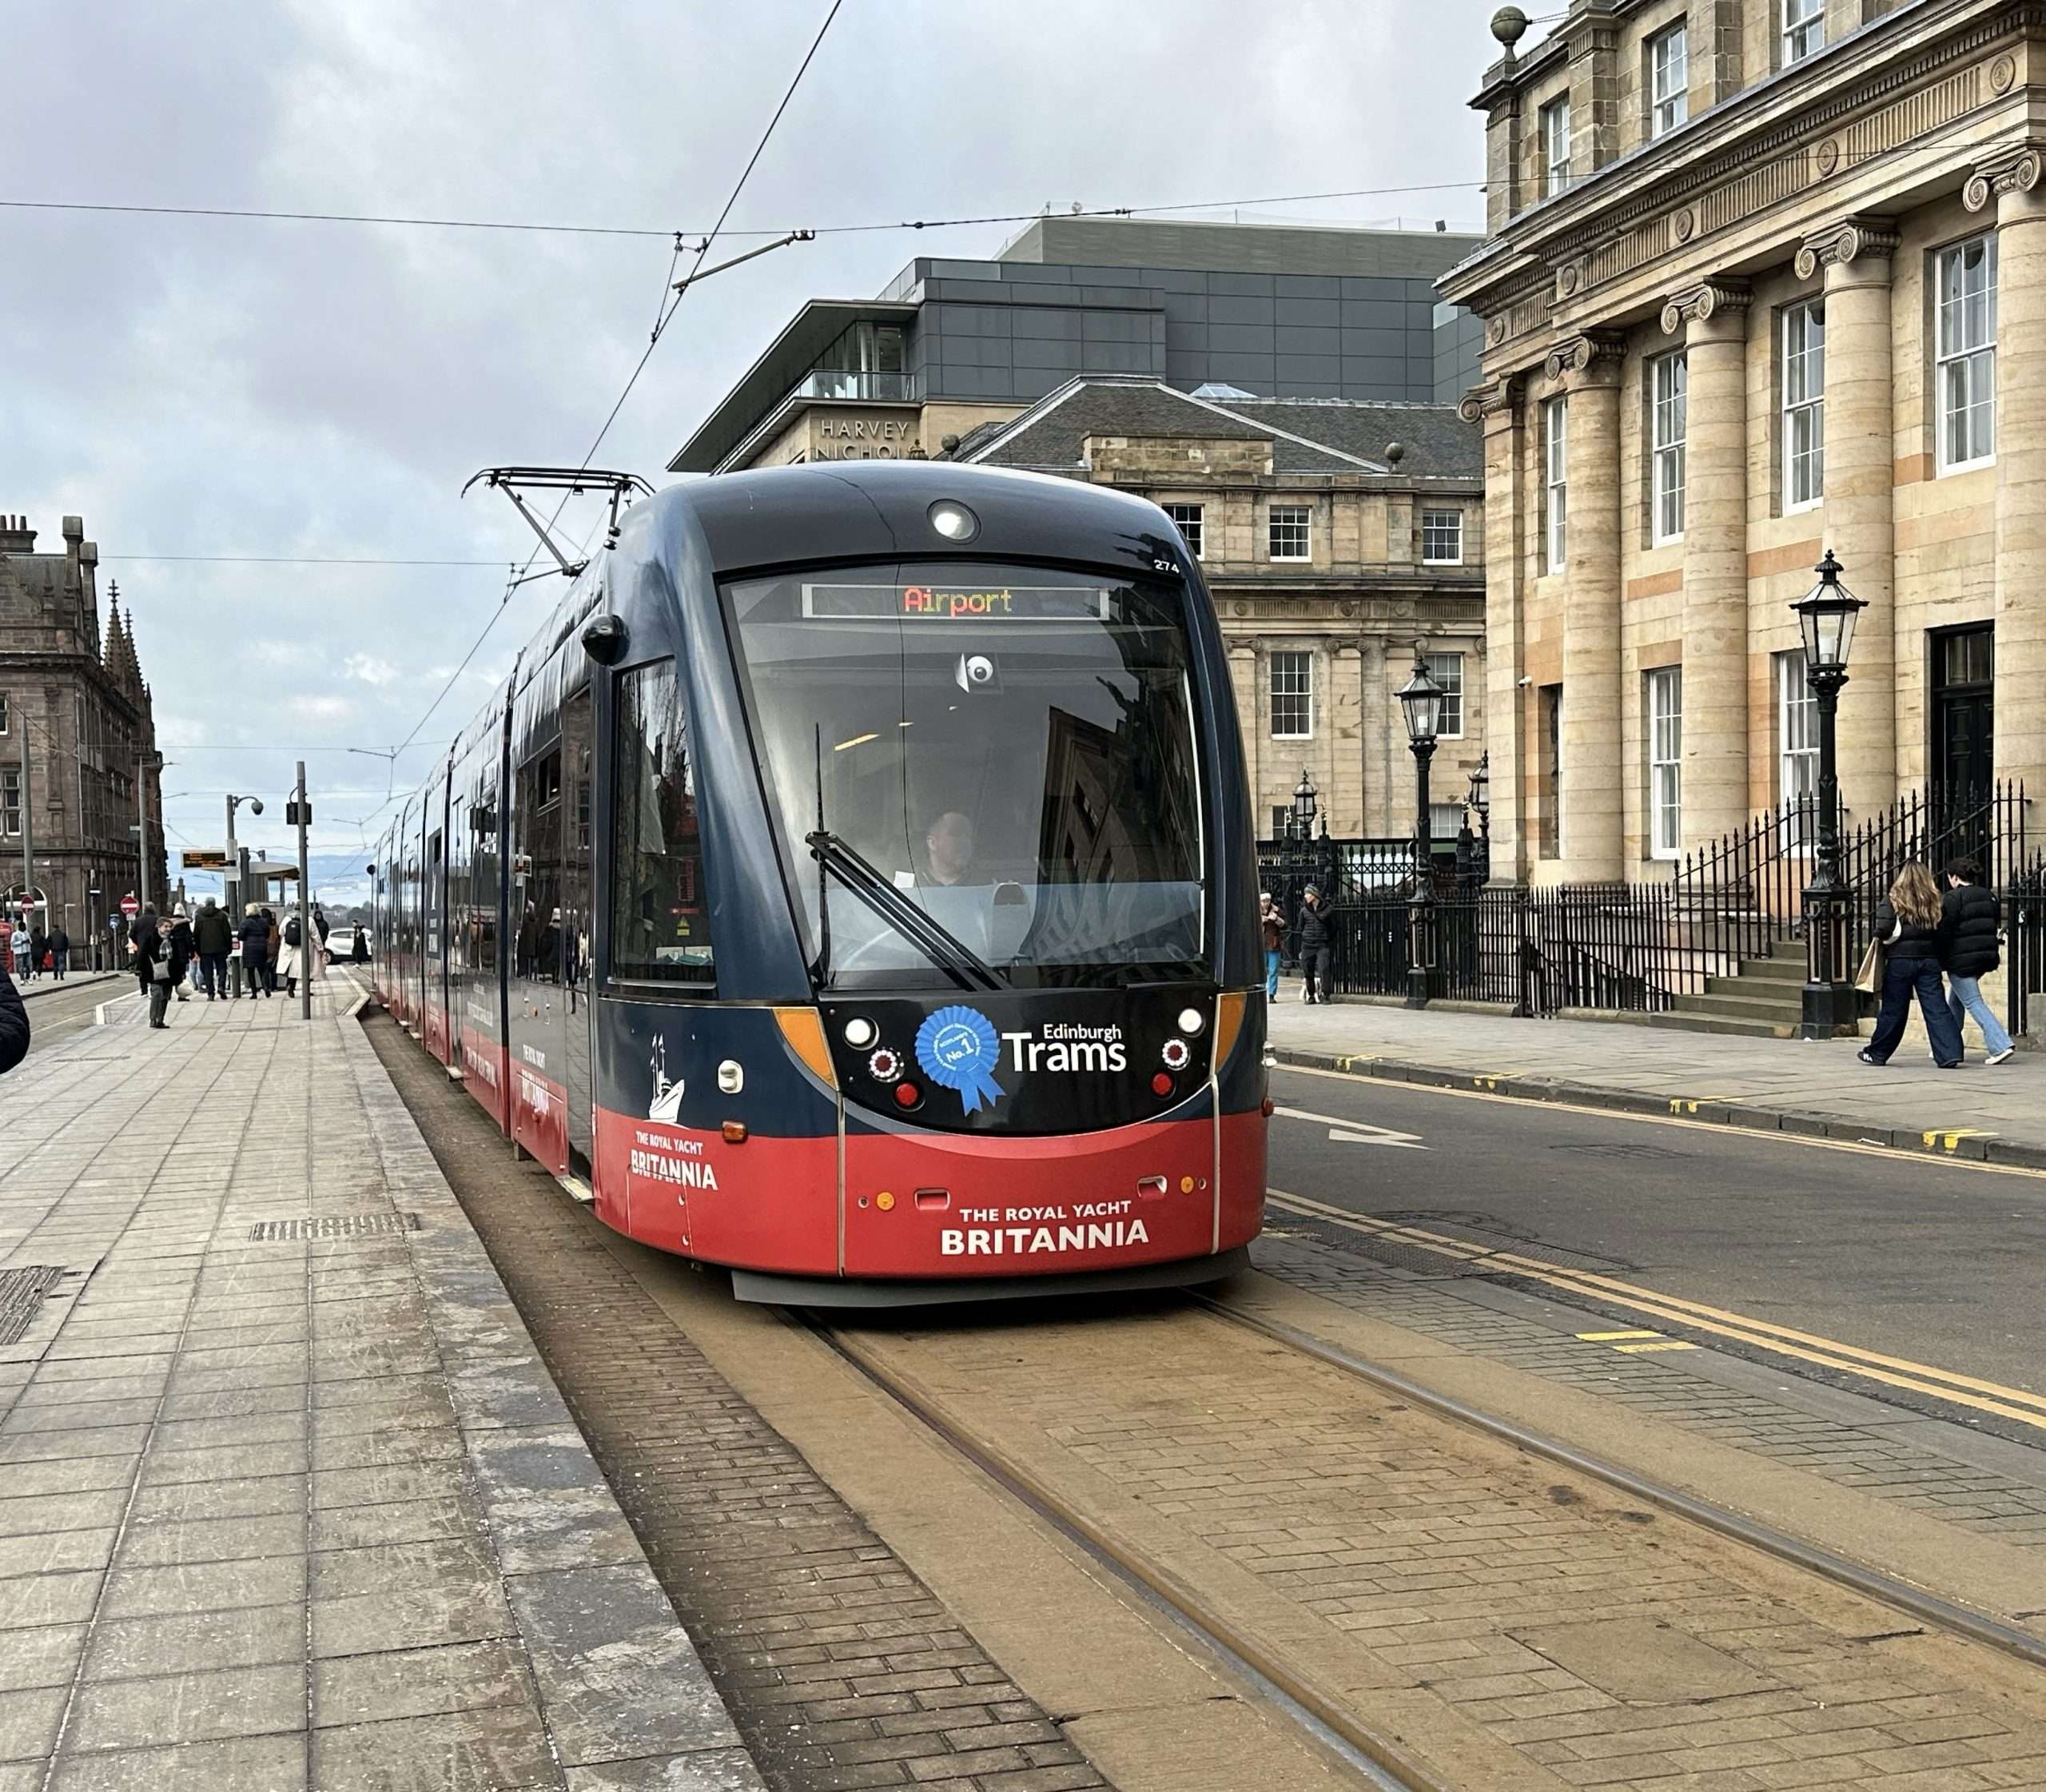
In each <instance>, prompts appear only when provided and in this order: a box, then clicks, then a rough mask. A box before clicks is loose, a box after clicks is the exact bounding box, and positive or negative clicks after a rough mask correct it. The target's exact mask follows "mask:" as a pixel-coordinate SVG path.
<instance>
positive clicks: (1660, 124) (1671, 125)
mask: <svg viewBox="0 0 2046 1792" xmlns="http://www.w3.org/2000/svg"><path fill="white" fill-rule="evenodd" d="M1690 67H1691V58H1690V38H1689V37H1688V36H1687V35H1686V33H1685V30H1684V28H1683V26H1681V25H1677V26H1671V27H1670V30H1667V31H1665V32H1662V34H1660V35H1659V36H1657V37H1654V38H1650V40H1649V44H1648V84H1649V106H1648V134H1649V135H1650V137H1660V136H1662V134H1663V133H1665V132H1666V131H1673V130H1674V129H1676V128H1677V126H1678V125H1681V124H1682V122H1683V121H1684V120H1685V119H1686V117H1689V116H1690V78H1691V74H1690Z"/></svg>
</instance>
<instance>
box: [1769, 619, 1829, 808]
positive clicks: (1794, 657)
mask: <svg viewBox="0 0 2046 1792" xmlns="http://www.w3.org/2000/svg"><path fill="white" fill-rule="evenodd" d="M1818 787H1819V700H1818V699H1817V698H1816V697H1814V696H1813V695H1812V687H1811V681H1810V680H1809V679H1808V678H1807V677H1806V676H1805V650H1804V649H1803V648H1802V647H1793V648H1792V649H1791V650H1790V651H1789V652H1788V653H1779V654H1777V655H1776V800H1777V802H1778V803H1779V804H1781V806H1783V807H1784V808H1785V809H1788V808H1789V807H1790V806H1792V805H1793V803H1796V802H1801V801H1803V800H1805V799H1806V798H1810V797H1812V796H1813V795H1815V794H1817V790H1818Z"/></svg>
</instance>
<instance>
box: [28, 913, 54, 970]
mask: <svg viewBox="0 0 2046 1792" xmlns="http://www.w3.org/2000/svg"><path fill="white" fill-rule="evenodd" d="M48 950H50V939H49V937H48V935H46V934H45V933H44V932H43V930H42V922H40V921H38V922H36V923H35V924H34V926H31V927H30V929H29V976H30V979H31V980H32V981H34V980H39V979H40V978H42V955H43V954H45V953H46V952H47V951H48Z"/></svg>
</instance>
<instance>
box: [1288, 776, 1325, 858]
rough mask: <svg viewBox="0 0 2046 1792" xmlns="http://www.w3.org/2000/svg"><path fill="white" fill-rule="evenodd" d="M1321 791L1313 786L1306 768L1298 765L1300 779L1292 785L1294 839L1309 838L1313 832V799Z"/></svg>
mask: <svg viewBox="0 0 2046 1792" xmlns="http://www.w3.org/2000/svg"><path fill="white" fill-rule="evenodd" d="M1320 794H1321V793H1320V791H1319V790H1316V788H1315V787H1314V780H1313V779H1312V778H1310V777H1308V768H1307V767H1305V766H1302V767H1300V783H1297V784H1296V785H1295V786H1293V836H1294V838H1296V839H1299V840H1306V839H1310V838H1312V837H1313V834H1314V811H1315V799H1316V798H1317V797H1319V796H1320Z"/></svg>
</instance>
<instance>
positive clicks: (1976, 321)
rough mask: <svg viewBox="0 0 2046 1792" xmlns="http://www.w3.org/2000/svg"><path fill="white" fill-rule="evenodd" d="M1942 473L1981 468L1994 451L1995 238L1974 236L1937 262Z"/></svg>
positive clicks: (1942, 252) (1948, 250) (1943, 250)
mask: <svg viewBox="0 0 2046 1792" xmlns="http://www.w3.org/2000/svg"><path fill="white" fill-rule="evenodd" d="M1939 296H1940V329H1939V369H1938V380H1939V391H1940V471H1941V472H1944V473H1950V472H1958V471H1960V469H1961V468H1964V467H1979V466H1980V465H1982V464H1984V462H1985V461H1988V460H1991V459H1992V458H1993V457H1994V456H1995V454H1996V238H1995V237H1976V238H1975V239H1974V240H1973V241H1972V242H1965V243H1957V244H1956V245H1954V247H1953V248H1952V249H1942V250H1941V252H1940V258H1939Z"/></svg>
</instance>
